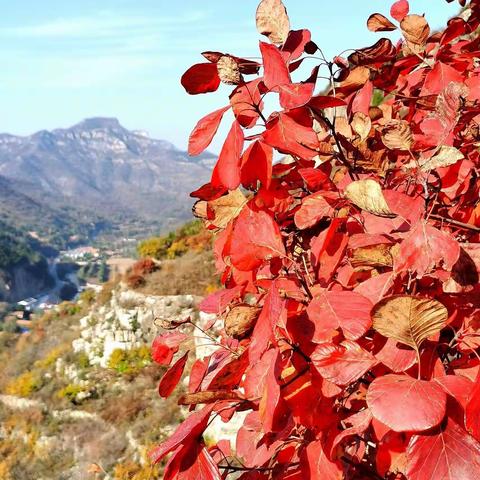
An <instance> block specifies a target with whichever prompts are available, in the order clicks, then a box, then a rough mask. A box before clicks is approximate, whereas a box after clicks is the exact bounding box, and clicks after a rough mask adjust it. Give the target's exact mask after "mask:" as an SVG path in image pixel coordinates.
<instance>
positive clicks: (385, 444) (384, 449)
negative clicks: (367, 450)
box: [375, 430, 410, 478]
mask: <svg viewBox="0 0 480 480" xmlns="http://www.w3.org/2000/svg"><path fill="white" fill-rule="evenodd" d="M409 440H410V436H409V435H408V434H406V433H403V432H400V433H399V432H393V431H391V430H390V431H389V432H388V433H387V434H386V435H385V436H384V437H383V438H382V439H381V441H380V442H379V443H378V446H377V455H376V458H375V463H376V466H377V470H378V473H379V474H380V475H382V476H384V477H385V476H386V475H387V472H393V473H402V474H405V473H406V469H407V445H408V441H409ZM387 478H388V477H387Z"/></svg>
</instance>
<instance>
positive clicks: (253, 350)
mask: <svg viewBox="0 0 480 480" xmlns="http://www.w3.org/2000/svg"><path fill="white" fill-rule="evenodd" d="M285 313H286V312H285V300H282V298H281V297H280V294H279V292H278V288H277V286H276V284H275V283H274V284H273V285H272V287H271V288H270V290H269V292H268V294H267V296H266V297H265V303H264V304H263V308H262V311H261V313H260V315H259V317H258V319H257V323H256V324H255V328H254V329H253V333H252V342H251V343H250V347H249V359H250V363H251V364H252V363H255V362H257V361H258V360H259V359H260V357H261V356H262V354H263V353H264V352H265V351H266V350H267V347H268V344H269V342H270V340H271V338H272V335H273V329H274V327H275V325H276V323H277V322H278V321H280V320H281V319H282V317H283V316H284V314H285Z"/></svg>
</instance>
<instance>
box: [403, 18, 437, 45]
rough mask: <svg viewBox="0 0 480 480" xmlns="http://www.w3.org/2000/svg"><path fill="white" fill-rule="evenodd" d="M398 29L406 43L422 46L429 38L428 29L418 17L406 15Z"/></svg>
mask: <svg viewBox="0 0 480 480" xmlns="http://www.w3.org/2000/svg"><path fill="white" fill-rule="evenodd" d="M400 28H401V29H402V32H403V35H404V37H405V39H406V40H407V42H408V43H413V44H414V45H423V44H424V43H425V42H426V41H427V39H428V37H429V36H430V27H429V26H428V23H427V21H426V20H425V18H424V17H422V16H420V15H407V16H406V17H405V18H404V19H403V20H402V21H401V22H400Z"/></svg>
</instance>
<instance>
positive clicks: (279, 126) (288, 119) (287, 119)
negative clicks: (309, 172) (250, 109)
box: [263, 113, 319, 159]
mask: <svg viewBox="0 0 480 480" xmlns="http://www.w3.org/2000/svg"><path fill="white" fill-rule="evenodd" d="M263 140H264V141H265V143H267V144H268V145H271V146H272V147H274V148H277V149H278V150H280V151H281V152H284V153H290V154H291V155H297V156H299V157H300V158H305V159H312V158H314V157H315V156H316V155H317V153H318V152H317V149H318V148H319V141H318V137H317V134H316V133H315V132H314V131H313V129H312V128H311V127H306V126H304V125H301V124H300V123H297V122H296V121H295V120H294V119H293V118H292V116H291V114H287V113H280V114H279V115H278V116H277V117H275V118H274V119H273V120H270V121H269V122H268V123H267V130H266V131H265V132H264V133H263Z"/></svg>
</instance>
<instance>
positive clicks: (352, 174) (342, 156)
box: [323, 116, 358, 180]
mask: <svg viewBox="0 0 480 480" xmlns="http://www.w3.org/2000/svg"><path fill="white" fill-rule="evenodd" d="M323 120H324V121H325V123H326V124H327V125H328V127H329V128H330V131H331V132H332V136H333V138H334V140H335V143H336V145H337V148H338V153H339V154H340V161H341V162H342V163H343V165H345V167H347V170H348V174H349V175H350V177H351V179H352V180H358V176H357V175H356V173H355V172H354V168H353V165H352V164H351V163H350V161H349V160H348V158H347V157H346V156H345V153H343V148H342V145H341V144H340V140H339V139H338V136H337V132H336V131H335V127H334V126H333V124H332V122H331V121H330V120H329V119H328V118H327V117H325V116H324V117H323ZM355 177H356V178H355Z"/></svg>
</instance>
